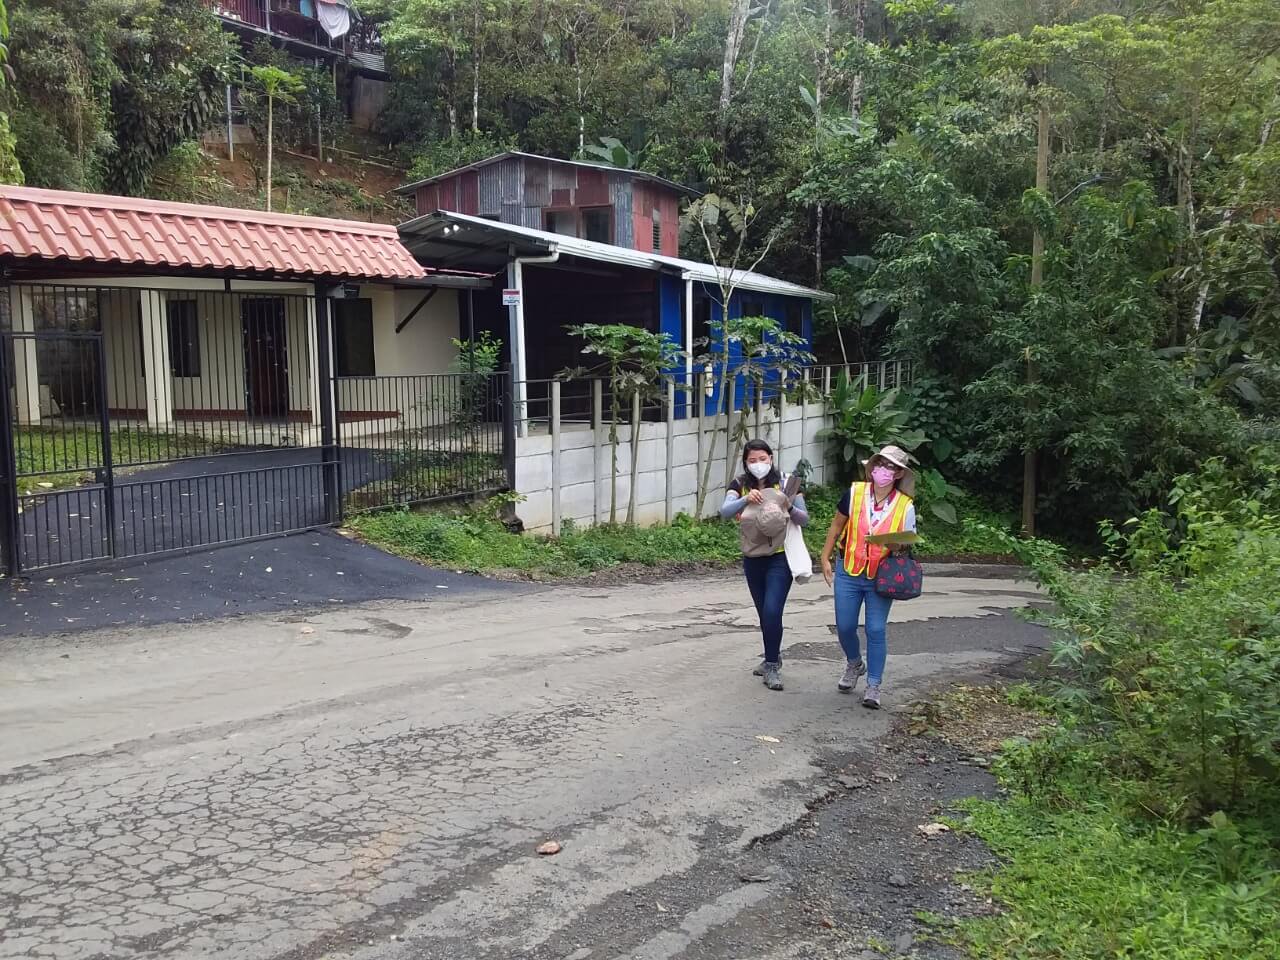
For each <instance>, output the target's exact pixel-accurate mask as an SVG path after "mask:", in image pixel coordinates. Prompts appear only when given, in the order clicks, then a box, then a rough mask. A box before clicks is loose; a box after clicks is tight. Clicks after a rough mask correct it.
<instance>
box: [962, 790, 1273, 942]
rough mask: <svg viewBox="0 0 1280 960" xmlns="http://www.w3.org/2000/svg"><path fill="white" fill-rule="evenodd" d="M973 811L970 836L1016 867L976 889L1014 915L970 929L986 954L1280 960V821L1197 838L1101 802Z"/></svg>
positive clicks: (1218, 828) (972, 807) (1018, 802)
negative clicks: (1277, 843)
mask: <svg viewBox="0 0 1280 960" xmlns="http://www.w3.org/2000/svg"><path fill="white" fill-rule="evenodd" d="M967 813H968V816H967V818H966V821H965V828H966V829H968V830H971V831H972V832H974V833H975V834H977V835H978V836H979V837H981V838H982V839H983V840H984V841H986V843H987V844H988V845H989V846H990V847H991V849H992V850H993V851H994V852H995V853H996V855H997V856H999V857H1000V858H1001V860H1002V861H1004V863H1003V866H1001V867H1000V868H999V869H998V870H997V871H995V872H993V873H991V874H987V875H985V876H983V877H980V878H977V883H976V884H975V885H976V886H977V887H978V888H979V889H981V890H984V891H985V892H987V893H989V895H990V896H992V897H993V898H995V900H997V901H998V902H999V904H1001V905H1002V908H1003V909H1002V911H1001V912H1000V913H998V914H996V915H994V916H987V917H980V918H976V919H972V920H969V921H965V922H964V923H963V924H962V925H961V927H960V930H959V933H960V939H961V942H962V943H963V944H964V945H965V946H966V947H967V948H968V949H969V950H970V952H971V953H972V955H973V956H975V957H981V958H984V960H1006V958H1007V960H1015V958H1016V960H1039V958H1044V960H1049V958H1054V960H1058V958H1072V960H1076V958H1079V960H1092V958H1098V960H1102V958H1115V957H1152V958H1155V957H1159V958H1168V960H1205V958H1211V957H1224V958H1225V957H1231V958H1232V960H1274V958H1275V957H1277V956H1280V873H1277V868H1278V867H1280V863H1277V856H1276V851H1275V848H1274V847H1273V846H1272V843H1273V842H1274V838H1275V836H1276V833H1275V828H1276V827H1277V826H1280V824H1277V823H1272V824H1265V823H1262V822H1259V821H1248V822H1242V823H1239V824H1234V823H1231V822H1230V821H1229V820H1226V819H1225V818H1219V819H1217V820H1216V821H1215V822H1214V823H1207V824H1206V825H1205V826H1204V827H1203V828H1202V829H1200V830H1197V831H1193V832H1187V831H1185V830H1184V829H1182V828H1181V827H1178V826H1172V825H1167V824H1161V823H1150V822H1141V821H1135V820H1133V819H1132V818H1131V817H1130V816H1129V815H1127V814H1126V813H1125V812H1123V811H1121V810H1117V809H1115V808H1114V807H1113V806H1112V805H1111V804H1110V803H1109V802H1107V801H1106V800H1105V799H1101V798H1099V799H1097V800H1096V801H1095V802H1092V803H1089V804H1085V805H1082V806H1081V807H1079V808H1075V809H1067V810H1052V809H1047V808H1046V807H1045V806H1044V805H1043V804H1040V803H1037V802H1034V801H1032V800H1028V799H1022V798H1016V799H1012V800H1008V801H1005V802H986V801H979V802H973V803H970V804H969V805H968V809H967Z"/></svg>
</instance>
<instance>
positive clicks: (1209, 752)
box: [1028, 449, 1280, 820]
mask: <svg viewBox="0 0 1280 960" xmlns="http://www.w3.org/2000/svg"><path fill="white" fill-rule="evenodd" d="M1171 501H1172V509H1171V510H1170V511H1169V512H1167V513H1163V512H1159V511H1150V512H1148V513H1146V514H1144V515H1143V516H1142V517H1140V518H1136V519H1135V520H1133V521H1132V522H1131V523H1130V524H1128V525H1127V527H1128V529H1127V532H1124V533H1121V532H1119V531H1117V530H1115V529H1111V530H1109V531H1108V533H1107V537H1108V539H1109V540H1110V542H1111V544H1112V548H1113V551H1114V560H1113V561H1112V562H1109V563H1106V564H1103V565H1102V566H1100V567H1099V568H1098V569H1095V570H1093V571H1090V572H1084V573H1080V572H1072V571H1069V570H1067V569H1066V568H1065V567H1063V566H1062V565H1061V563H1060V561H1059V559H1057V558H1055V557H1053V556H1052V555H1051V554H1049V553H1046V552H1045V551H1044V550H1043V549H1040V550H1039V551H1038V552H1037V551H1031V552H1030V553H1028V557H1029V559H1030V560H1031V561H1032V563H1033V564H1034V565H1035V566H1036V567H1037V570H1038V573H1039V575H1040V578H1041V580H1042V582H1043V583H1044V584H1045V586H1046V587H1047V588H1048V591H1049V593H1050V595H1051V596H1052V598H1053V600H1054V601H1055V604H1056V609H1054V610H1053V611H1052V612H1050V613H1047V614H1045V615H1044V617H1043V619H1044V620H1045V621H1046V622H1047V623H1048V624H1049V625H1050V626H1051V627H1053V628H1054V629H1055V630H1056V631H1057V635H1058V641H1057V651H1056V662H1057V663H1058V664H1059V665H1060V666H1062V667H1064V668H1066V670H1065V671H1064V674H1065V676H1064V678H1063V679H1062V680H1061V681H1060V685H1059V690H1058V696H1059V702H1060V704H1061V709H1062V711H1063V714H1064V716H1068V717H1070V718H1072V719H1074V720H1077V721H1079V722H1080V723H1081V724H1082V726H1083V727H1084V728H1086V729H1088V730H1089V731H1090V736H1091V738H1092V740H1091V743H1092V745H1093V748H1094V749H1096V750H1098V751H1099V753H1100V754H1101V756H1102V757H1103V762H1104V764H1105V767H1106V770H1107V773H1108V775H1109V776H1110V777H1112V778H1113V780H1114V782H1116V783H1117V784H1122V785H1124V791H1125V793H1126V794H1127V795H1128V796H1129V797H1130V799H1131V801H1132V802H1133V803H1134V804H1135V805H1137V806H1138V807H1141V808H1142V809H1144V810H1146V811H1148V812H1149V813H1153V814H1155V815H1158V816H1162V817H1172V818H1178V819H1184V820H1190V819H1192V818H1195V817H1198V816H1203V815H1206V814H1208V813H1210V812H1212V811H1215V810H1219V809H1221V810H1229V811H1238V812H1242V813H1248V812H1250V811H1257V810H1261V809H1262V808H1264V807H1266V806H1267V805H1268V804H1271V803H1274V802H1275V801H1276V800H1277V799H1280V590H1277V586H1276V585H1277V584H1280V458H1277V457H1276V454H1275V451H1274V450H1270V449H1258V450H1255V451H1252V452H1251V454H1250V456H1249V458H1248V459H1247V461H1246V462H1245V463H1243V464H1241V465H1236V466H1234V467H1233V466H1229V465H1228V464H1226V463H1224V462H1222V461H1211V462H1209V463H1207V464H1205V465H1204V466H1203V467H1202V469H1201V471H1200V472H1199V473H1198V474H1196V475H1193V476H1187V477H1183V478H1181V479H1180V480H1179V481H1178V482H1177V484H1176V486H1175V489H1174V492H1173V494H1172V496H1171Z"/></svg>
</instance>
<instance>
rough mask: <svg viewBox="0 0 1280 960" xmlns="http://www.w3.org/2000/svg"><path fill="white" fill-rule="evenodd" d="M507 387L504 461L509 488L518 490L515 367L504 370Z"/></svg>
mask: <svg viewBox="0 0 1280 960" xmlns="http://www.w3.org/2000/svg"><path fill="white" fill-rule="evenodd" d="M503 374H504V375H505V377H506V381H507V388H506V389H505V390H503V391H502V400H503V404H502V406H503V409H502V462H503V464H504V465H505V466H506V470H507V488H508V489H510V490H512V491H514V490H516V403H515V393H516V381H515V373H514V368H513V367H512V366H511V364H507V366H506V369H505V370H503Z"/></svg>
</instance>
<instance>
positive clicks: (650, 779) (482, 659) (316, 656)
mask: <svg viewBox="0 0 1280 960" xmlns="http://www.w3.org/2000/svg"><path fill="white" fill-rule="evenodd" d="M955 572H957V573H960V574H964V573H965V571H964V570H963V569H958V570H957V571H955ZM928 586H929V592H928V593H926V594H925V595H924V596H923V597H921V598H920V599H919V600H916V601H913V602H911V603H900V604H898V605H897V606H896V607H895V610H894V615H893V618H892V623H891V627H890V651H891V656H890V662H889V669H888V671H887V677H886V687H885V691H886V700H887V703H888V704H889V706H890V707H897V708H899V709H902V708H905V705H906V703H907V701H908V700H909V698H910V696H911V693H912V691H913V690H919V689H921V688H922V687H923V686H925V685H927V684H930V683H933V682H936V681H938V680H941V679H945V678H946V677H948V676H960V675H965V674H972V673H974V672H975V671H982V670H985V669H989V668H991V667H993V666H994V665H996V664H998V663H1001V662H1004V661H1007V660H1009V659H1016V658H1019V657H1022V656H1025V655H1027V654H1028V653H1029V652H1030V651H1032V650H1038V649H1039V648H1041V647H1043V645H1044V637H1043V635H1042V634H1041V632H1040V631H1039V630H1038V629H1036V628H1034V627H1031V626H1029V625H1027V624H1025V623H1023V622H1022V621H1020V620H1018V619H1017V618H1016V617H1014V616H1013V615H1012V614H1011V613H1010V611H1011V610H1013V609H1015V608H1018V607H1021V606H1024V605H1025V604H1027V603H1028V602H1031V601H1032V600H1033V599H1034V597H1035V594H1034V591H1033V589H1032V588H1031V586H1030V585H1029V584H1027V583H1017V582H1014V581H1012V580H1008V579H993V578H989V577H979V576H965V575H959V576H933V577H931V578H930V581H929V585H928ZM832 621H833V615H832V610H831V599H830V593H829V591H827V589H826V588H825V586H823V585H821V584H811V585H807V586H803V587H797V588H796V589H795V590H794V591H793V593H792V597H791V601H790V602H789V604H788V608H787V636H786V648H785V653H784V657H786V666H785V669H784V677H785V679H786V682H787V688H786V691H785V692H783V693H781V694H776V693H770V692H769V691H767V690H765V689H764V688H763V686H762V685H761V684H760V683H759V681H758V680H756V679H755V678H753V677H752V676H751V675H750V668H751V667H752V666H753V665H754V663H755V660H756V658H757V657H758V649H759V642H758V631H757V630H756V628H755V624H754V616H753V611H752V610H751V609H750V603H749V600H748V598H747V593H746V588H745V586H744V584H743V583H742V581H741V578H740V577H737V576H711V577H705V578H698V579H692V580H686V581H681V582H672V583H662V584H639V583H637V584H633V585H631V586H627V587H609V588H592V587H582V586H566V587H557V588H552V589H546V590H541V591H537V592H533V593H528V594H524V595H519V596H490V597H464V598H459V599H448V600H444V601H441V600H433V602H431V603H430V604H427V603H423V602H403V601H396V602H388V603H381V604H376V605H367V606H364V607H350V608H342V609H329V610H324V611H321V612H316V613H310V614H308V613H303V612H297V611H294V612H291V613H289V614H288V615H271V616H258V617H250V618H241V619H235V620H226V621H218V622H214V623H205V624H199V625H188V626H169V627H149V628H144V629H138V630H133V631H112V632H101V633H82V634H78V635H75V636H72V637H66V638H60V639H42V640H33V639H10V640H3V639H0V810H3V817H2V818H0V958H4V960H10V958H12V960H17V958H24V960H25V958H37V957H52V958H59V960H100V958H111V960H116V958H161V957H163V958H196V957H218V958H232V960H314V958H326V960H337V958H344V960H410V958H415V960H417V958H422V960H426V958H450V960H473V958H476V960H478V958H498V957H504V958H505V957H531V958H532V957H538V958H541V957H548V958H553V957H554V958H572V960H613V958H615V957H644V958H652V960H662V958H674V957H694V956H707V957H719V956H725V957H729V956H746V955H747V954H745V953H743V954H740V953H737V952H732V953H730V952H726V953H723V954H722V953H718V952H715V949H717V948H714V947H713V946H712V944H713V943H714V942H716V938H717V936H719V935H720V934H722V933H723V932H724V931H725V930H732V929H733V927H734V925H735V924H737V923H740V922H741V921H742V919H743V918H744V917H746V916H750V915H751V914H752V913H753V912H758V911H760V910H763V909H767V907H768V898H769V897H770V896H771V892H770V890H769V888H768V887H767V886H766V885H747V886H741V887H738V888H736V889H722V888H721V886H718V885H717V884H714V883H711V882H710V881H706V882H705V883H703V884H702V886H701V887H700V881H699V880H698V878H699V877H700V876H702V874H700V871H705V870H707V869H709V868H711V867H713V866H715V865H716V864H723V863H724V862H727V860H731V859H732V858H733V857H734V856H736V855H737V854H738V853H740V852H741V851H743V850H745V849H748V848H749V847H750V846H751V844H752V843H753V841H755V840H758V839H760V838H763V837H768V836H770V835H775V834H777V833H778V832H779V831H785V829H786V828H787V825H788V824H791V823H794V822H795V821H796V820H797V819H799V818H800V817H802V816H803V815H804V814H805V812H806V810H807V809H808V807H807V804H808V803H809V802H810V801H811V800H812V797H813V794H814V786H813V783H814V780H815V777H816V768H815V766H814V763H815V760H817V759H818V758H819V757H821V756H822V755H823V754H824V753H829V752H831V751H839V752H842V753H851V752H856V751H857V750H859V749H865V748H867V747H869V745H870V744H872V743H873V742H874V741H875V740H876V738H878V737H880V736H881V735H883V734H884V733H885V732H886V730H887V728H888V724H889V721H890V717H891V711H890V710H886V711H881V712H879V713H875V712H869V711H865V710H863V709H861V708H860V707H859V706H858V703H857V699H856V698H853V697H847V696H846V697H842V696H839V695H838V694H837V693H836V692H835V679H836V676H837V675H838V672H839V660H840V653H839V648H838V646H837V644H836V642H835V640H834V638H833V637H832V636H831V634H830V624H831V622H832ZM761 736H765V737H770V738H774V739H776V741H777V742H776V743H774V742H773V741H772V740H769V741H765V740H760V739H758V738H759V737H761ZM549 838H553V839H556V840H558V841H560V842H561V843H562V844H563V845H564V849H563V852H562V853H560V854H559V855H558V856H555V857H546V858H539V857H538V856H536V855H535V854H534V849H535V847H536V846H537V845H538V844H539V843H541V842H542V841H543V840H546V839H549ZM667 888H670V889H671V890H672V891H673V892H672V893H671V895H670V896H671V898H672V900H673V902H674V901H677V900H678V901H680V902H688V901H689V897H688V896H685V897H684V898H683V900H681V898H679V897H676V896H675V893H674V891H676V890H677V889H682V890H686V891H688V890H689V889H690V888H692V889H693V890H695V891H699V890H700V894H699V895H698V896H694V897H693V900H695V901H701V902H697V903H692V902H689V903H688V906H687V909H685V908H682V909H680V910H671V911H670V912H666V911H665V910H664V911H658V912H656V913H653V912H646V913H645V915H644V916H643V918H642V917H640V916H639V915H638V914H637V912H636V911H634V910H628V909H626V904H625V901H626V898H627V897H629V896H631V895H633V893H634V892H635V891H646V897H648V898H651V899H652V898H657V899H658V900H659V901H660V899H661V897H662V896H664V894H663V892H662V891H663V890H664V889H667ZM717 931H719V932H720V933H719V934H718V933H717ZM730 939H732V938H730ZM725 942H728V941H725ZM725 949H726V950H728V949H729V947H725ZM752 955H753V956H756V955H757V954H752ZM758 955H759V956H761V957H764V956H774V955H775V954H766V953H761V954H758ZM782 955H783V954H781V953H779V954H776V956H779V957H780V956H782Z"/></svg>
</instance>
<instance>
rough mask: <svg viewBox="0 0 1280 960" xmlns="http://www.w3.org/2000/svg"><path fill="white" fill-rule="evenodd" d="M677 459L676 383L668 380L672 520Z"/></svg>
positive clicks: (669, 515)
mask: <svg viewBox="0 0 1280 960" xmlns="http://www.w3.org/2000/svg"><path fill="white" fill-rule="evenodd" d="M675 459H676V385H675V383H674V382H673V381H671V380H668V381H667V503H666V514H665V516H666V519H667V523H670V522H671V519H672V517H674V516H675V499H674V494H673V493H672V491H671V482H672V480H673V478H674V477H673V475H674V471H675Z"/></svg>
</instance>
